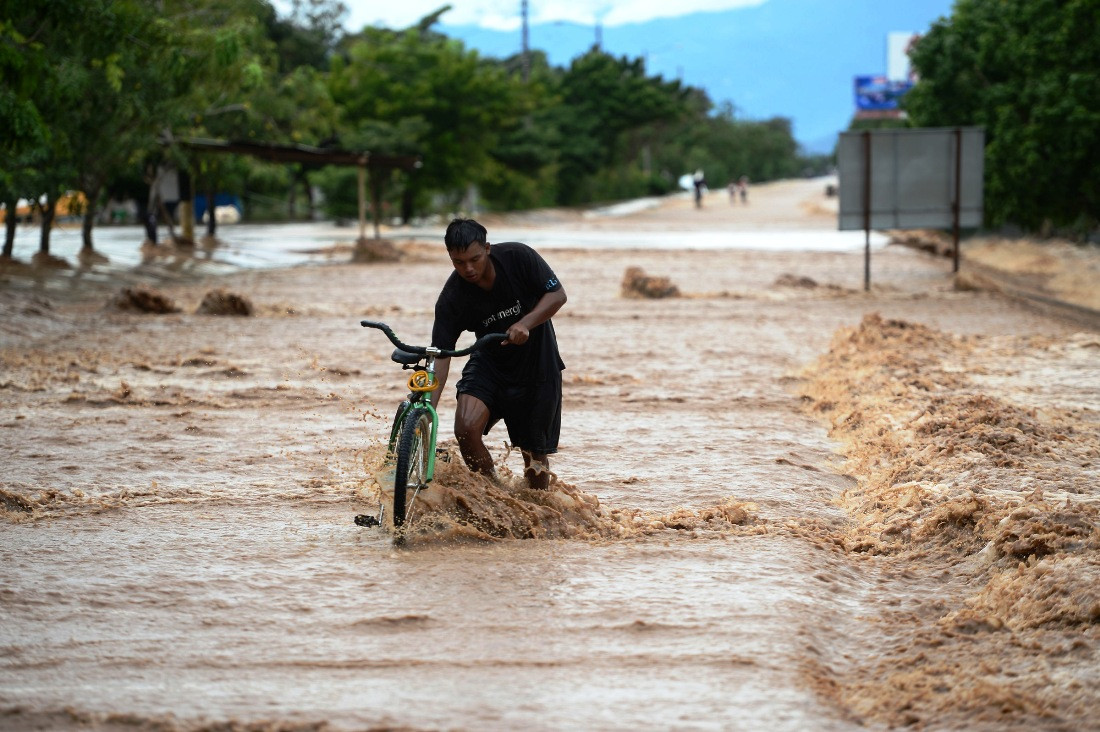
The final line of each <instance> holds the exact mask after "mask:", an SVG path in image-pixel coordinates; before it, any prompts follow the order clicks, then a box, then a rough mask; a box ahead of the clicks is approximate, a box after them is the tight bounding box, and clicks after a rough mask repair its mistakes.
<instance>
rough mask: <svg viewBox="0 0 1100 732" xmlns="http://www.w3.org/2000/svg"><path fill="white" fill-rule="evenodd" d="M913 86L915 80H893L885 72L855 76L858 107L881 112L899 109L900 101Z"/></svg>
mask: <svg viewBox="0 0 1100 732" xmlns="http://www.w3.org/2000/svg"><path fill="white" fill-rule="evenodd" d="M912 88H913V82H911V81H909V80H908V79H905V80H891V79H890V78H889V77H887V76H886V75H885V74H877V75H874V76H857V77H855V93H856V109H858V110H860V111H866V112H881V111H887V110H896V109H898V102H899V101H900V100H901V98H902V97H903V96H905V93H906V92H907V91H909V90H910V89H912Z"/></svg>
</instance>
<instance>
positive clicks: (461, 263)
mask: <svg viewBox="0 0 1100 732" xmlns="http://www.w3.org/2000/svg"><path fill="white" fill-rule="evenodd" d="M487 237H488V232H487V231H485V227H484V226H482V225H481V224H479V223H478V222H476V221H474V220H473V219H455V220H453V221H451V223H450V224H449V225H448V226H447V233H446V234H445V235H444V236H443V241H444V243H445V244H446V245H447V254H449V255H450V256H451V264H453V265H454V268H455V271H456V272H458V276H459V277H461V278H462V279H464V280H466V281H467V282H472V283H473V284H475V285H479V286H481V287H484V288H486V289H487V288H488V287H489V286H490V285H491V284H492V281H493V276H494V271H493V267H492V262H491V261H490V260H489V242H487V241H486V238H487Z"/></svg>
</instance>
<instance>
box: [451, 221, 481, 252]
mask: <svg viewBox="0 0 1100 732" xmlns="http://www.w3.org/2000/svg"><path fill="white" fill-rule="evenodd" d="M488 236H489V232H487V231H485V227H484V226H482V225H481V224H479V223H478V222H476V221H474V220H473V219H454V220H453V221H451V223H450V224H448V225H447V233H446V234H444V236H443V243H444V244H446V245H447V251H448V252H451V253H452V254H453V253H455V252H463V251H466V248H467V247H468V246H470V245H471V244H488V243H489V242H488V241H487V237H488Z"/></svg>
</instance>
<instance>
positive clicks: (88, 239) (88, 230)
mask: <svg viewBox="0 0 1100 732" xmlns="http://www.w3.org/2000/svg"><path fill="white" fill-rule="evenodd" d="M84 195H85V197H86V198H87V200H88V209H87V210H86V211H85V212H84V221H83V222H82V224H81V227H80V237H81V241H82V242H83V250H84V251H85V252H88V253H91V252H92V251H94V250H95V247H94V246H93V245H92V227H93V226H95V215H96V204H97V203H99V188H94V189H92V190H88V191H85V192H84Z"/></svg>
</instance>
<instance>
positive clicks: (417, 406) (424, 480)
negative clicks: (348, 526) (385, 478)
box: [355, 320, 508, 542]
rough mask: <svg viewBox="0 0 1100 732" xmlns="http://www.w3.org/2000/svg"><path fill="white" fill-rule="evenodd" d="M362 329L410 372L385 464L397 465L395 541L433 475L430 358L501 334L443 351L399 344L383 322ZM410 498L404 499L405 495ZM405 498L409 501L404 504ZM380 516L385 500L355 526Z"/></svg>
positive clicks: (435, 426) (435, 418) (434, 385)
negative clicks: (386, 344)
mask: <svg viewBox="0 0 1100 732" xmlns="http://www.w3.org/2000/svg"><path fill="white" fill-rule="evenodd" d="M359 324H360V325H362V326H363V327H364V328H375V329H377V330H380V331H382V332H383V333H385V334H386V337H387V338H389V339H390V342H391V343H393V345H394V346H395V347H396V348H395V350H394V352H393V354H392V355H391V356H390V358H391V359H392V360H393V361H394V362H395V363H399V364H401V369H402V370H411V371H412V372H413V373H412V375H411V376H410V377H409V379H408V387H409V394H408V396H407V397H405V400H404V401H402V402H401V405H400V406H398V408H397V413H396V414H395V415H394V418H393V426H392V427H390V438H389V448H388V450H387V453H386V457H387V462H392V461H396V466H395V469H394V478H393V530H394V537H395V540H396V541H399V542H400V541H401V539H402V538H403V537H404V526H405V523H406V522H407V521H408V519H409V517H410V516H411V515H412V513H411V512H412V507H413V503H414V502H415V501H416V497H417V496H418V495H419V494H420V491H422V490H424V489H425V488H427V487H428V483H430V482H431V480H432V478H433V477H434V476H435V448H436V438H437V435H438V434H439V414H438V413H437V412H436V411H435V407H433V406H432V400H431V393H432V392H433V391H435V390H436V389H438V388H439V382H438V381H436V378H435V360H436V359H437V358H454V357H460V356H467V355H469V354H471V353H473V352H474V351H478V350H480V349H482V348H484V347H486V346H488V345H490V344H492V343H502V342H503V341H505V340H507V338H508V336H507V335H506V334H504V333H488V334H486V335H483V336H482V337H481V338H478V339H477V341H476V342H475V343H474V344H473V345H471V346H469V347H468V348H463V349H462V350H458V351H448V350H445V349H442V348H436V347H434V346H410V345H407V344H405V343H402V342H401V341H400V340H399V339H398V338H397V336H396V335H395V334H394V332H393V329H391V328H390V327H389V326H388V325H386V324H385V323H376V322H374V321H371V320H362V321H360V322H359ZM410 490H411V491H412V497H411V498H409V497H408V493H409V491H410ZM406 499H408V500H406ZM384 514H385V502H384V501H383V503H382V505H381V506H380V507H379V511H378V516H377V517H375V516H366V515H364V514H359V515H358V516H356V517H355V523H356V524H357V525H359V526H378V525H380V524H381V523H382V518H383V515H384Z"/></svg>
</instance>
